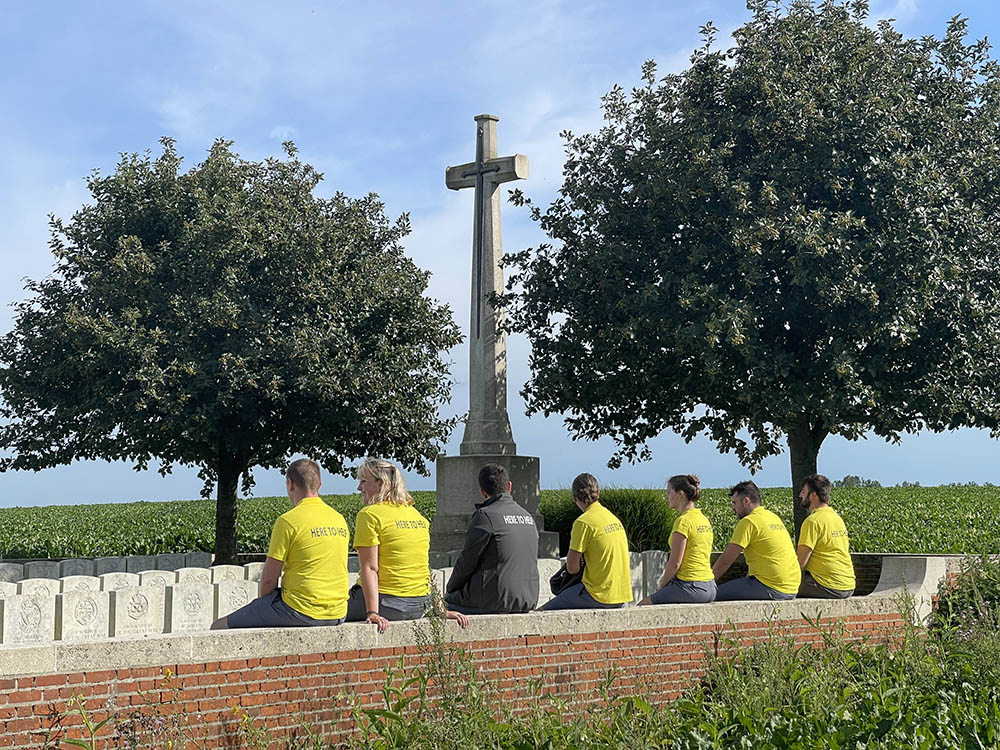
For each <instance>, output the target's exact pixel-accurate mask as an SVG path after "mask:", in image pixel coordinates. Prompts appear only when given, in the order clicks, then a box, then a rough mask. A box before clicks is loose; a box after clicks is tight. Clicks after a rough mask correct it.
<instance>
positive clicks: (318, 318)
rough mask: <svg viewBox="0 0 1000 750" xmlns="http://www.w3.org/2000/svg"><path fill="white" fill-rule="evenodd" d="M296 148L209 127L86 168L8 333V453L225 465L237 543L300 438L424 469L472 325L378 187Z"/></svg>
mask: <svg viewBox="0 0 1000 750" xmlns="http://www.w3.org/2000/svg"><path fill="white" fill-rule="evenodd" d="M285 148H286V152H287V158H284V159H276V158H269V159H266V160H264V161H262V162H254V161H246V160H243V159H241V158H240V157H239V156H238V155H236V154H235V153H233V151H232V150H231V144H230V143H228V142H225V141H217V142H216V143H215V144H214V145H213V146H212V148H211V150H210V151H209V153H208V156H207V158H206V159H205V160H204V161H203V162H202V163H200V164H198V165H196V166H195V167H193V168H191V169H190V170H188V171H187V172H181V171H180V165H181V159H180V158H179V156H178V155H177V153H176V150H175V148H174V145H173V143H172V142H171V141H170V140H169V139H164V140H163V142H162V153H161V154H160V155H159V156H158V157H156V158H155V159H154V158H152V156H151V155H150V154H149V153H148V152H147V153H146V154H144V155H138V154H131V155H123V156H122V158H121V160H120V162H119V163H118V165H117V167H116V169H115V171H114V173H113V174H111V175H110V176H102V175H100V174H99V173H96V172H95V173H94V174H93V175H92V176H91V177H90V178H89V179H88V186H89V188H90V192H91V194H92V196H93V200H92V202H90V203H88V204H87V205H85V206H83V207H82V208H81V209H80V210H79V211H77V212H76V213H75V214H74V215H73V217H72V218H71V219H70V220H69V221H67V222H64V221H62V220H60V219H58V218H52V219H51V237H52V238H51V242H50V247H51V250H52V253H53V254H54V256H55V268H54V270H53V272H52V274H51V275H50V276H48V277H46V278H44V279H42V280H38V281H28V282H27V285H26V290H27V291H28V292H29V296H28V298H27V299H26V300H24V301H22V302H20V303H18V304H17V305H16V312H15V324H14V328H13V330H11V331H10V333H8V334H7V335H5V336H4V337H3V338H2V339H0V393H2V396H3V401H2V403H0V418H2V420H3V422H2V423H0V446H2V447H3V448H5V449H8V450H9V451H11V456H10V457H7V458H4V459H2V460H0V470H12V469H30V470H39V469H43V468H46V467H50V466H55V465H58V464H66V463H69V462H71V461H74V460H77V459H95V458H101V459H106V460H126V461H130V462H133V463H134V465H135V468H136V469H137V470H139V469H145V468H147V466H148V464H149V462H150V461H151V460H153V459H158V460H159V461H161V462H162V467H161V469H160V471H161V472H163V473H166V472H169V471H170V470H171V467H172V466H173V465H176V464H180V465H187V466H196V467H200V476H201V477H202V478H203V479H204V480H205V482H206V487H205V494H206V495H207V494H209V491H210V489H211V487H212V485H213V484H215V485H217V500H218V504H217V519H216V555H217V559H219V560H232V559H233V558H234V556H235V553H236V493H237V485H238V483H239V480H240V478H241V477H242V479H243V487H244V491H248V490H249V487H250V486H251V485H252V483H253V474H252V472H253V469H254V468H255V467H262V468H276V467H280V468H283V467H284V465H285V464H286V461H287V460H288V458H289V457H290V455H292V454H294V453H304V454H306V455H309V456H311V457H313V458H315V459H317V460H318V461H320V462H321V463H322V465H323V466H324V468H325V469H326V470H327V471H330V472H335V473H337V472H340V473H342V472H344V471H345V470H346V463H347V462H349V461H351V460H354V459H356V458H359V457H363V456H366V455H380V456H385V457H389V458H392V459H395V460H397V461H399V462H400V463H402V464H403V465H405V466H407V467H411V468H416V469H418V470H425V468H426V462H427V460H429V459H430V460H433V458H434V457H436V456H437V454H438V446H439V445H440V443H442V442H443V441H444V440H445V439H446V438H447V435H448V433H449V431H450V430H451V429H452V427H453V426H454V420H450V419H442V418H440V417H439V415H438V409H439V407H440V405H441V404H443V403H445V402H446V401H447V400H448V399H449V397H450V387H451V380H450V378H449V375H448V366H447V363H446V362H445V361H444V360H443V358H442V356H441V353H442V351H443V350H446V349H448V348H450V347H452V346H454V345H455V344H456V343H458V342H459V341H460V334H459V331H458V328H457V326H456V325H455V323H454V321H453V319H452V316H451V312H450V310H449V309H448V308H447V307H446V306H445V305H442V304H439V303H437V302H435V301H434V300H431V299H428V298H427V297H426V296H425V291H426V286H427V280H428V273H427V272H425V271H422V270H420V269H419V268H417V267H416V266H415V265H414V263H413V262H412V261H411V260H409V259H408V258H407V257H406V256H405V255H404V253H403V248H402V246H401V244H400V242H401V240H402V238H403V237H405V236H406V234H407V233H408V232H409V220H408V217H407V216H406V215H405V214H404V215H403V216H401V217H400V218H399V219H398V220H396V221H390V220H389V219H388V218H387V217H386V215H385V212H384V207H383V205H382V203H381V202H380V201H379V199H378V197H377V196H376V195H374V194H370V195H368V196H366V197H363V198H358V199H352V198H348V197H347V196H345V195H342V194H340V193H337V194H336V195H334V196H333V197H332V198H320V197H317V196H316V195H315V193H314V191H315V189H316V187H317V185H318V184H319V182H320V180H321V178H322V175H320V174H319V173H318V172H316V171H315V170H314V169H313V168H312V167H311V166H309V165H308V164H304V163H302V162H301V161H299V159H298V158H297V156H296V152H295V149H294V146H292V145H291V144H286V145H285Z"/></svg>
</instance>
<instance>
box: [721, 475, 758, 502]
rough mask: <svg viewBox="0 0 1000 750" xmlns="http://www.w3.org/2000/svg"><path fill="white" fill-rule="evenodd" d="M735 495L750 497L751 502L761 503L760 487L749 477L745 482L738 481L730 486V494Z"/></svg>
mask: <svg viewBox="0 0 1000 750" xmlns="http://www.w3.org/2000/svg"><path fill="white" fill-rule="evenodd" d="M733 495H739V496H740V497H746V498H749V500H750V502H751V503H753V504H754V505H760V488H759V487H758V486H757V485H756V484H754V483H753V482H751V481H750V480H749V479H747V480H746V481H744V482H737V483H736V484H734V485H733V486H732V487H730V488H729V496H730V497H732V496H733Z"/></svg>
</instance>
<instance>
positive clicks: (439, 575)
mask: <svg viewBox="0 0 1000 750" xmlns="http://www.w3.org/2000/svg"><path fill="white" fill-rule="evenodd" d="M453 570H454V568H451V567H449V568H441V569H439V570H431V593H432V594H433V593H434V591H435V590H436V591H437V593H438V594H439V595H440V596H444V593H445V586H447V585H448V579H449V578H451V571H453Z"/></svg>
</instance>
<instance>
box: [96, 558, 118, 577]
mask: <svg viewBox="0 0 1000 750" xmlns="http://www.w3.org/2000/svg"><path fill="white" fill-rule="evenodd" d="M124 572H125V558H124V557H98V558H97V559H95V560H94V575H97V576H102V575H104V574H105V573H124Z"/></svg>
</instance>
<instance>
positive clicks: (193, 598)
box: [184, 591, 201, 615]
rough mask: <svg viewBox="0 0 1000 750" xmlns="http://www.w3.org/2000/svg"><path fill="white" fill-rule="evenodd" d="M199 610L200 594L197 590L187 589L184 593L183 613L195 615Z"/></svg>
mask: <svg viewBox="0 0 1000 750" xmlns="http://www.w3.org/2000/svg"><path fill="white" fill-rule="evenodd" d="M200 611H201V594H199V593H198V592H197V591H189V592H188V593H187V594H185V595H184V613H185V614H188V615H196V614H198V612H200Z"/></svg>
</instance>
